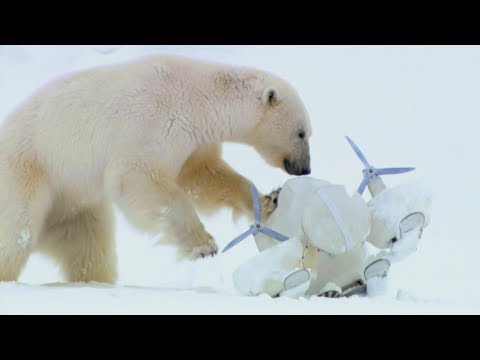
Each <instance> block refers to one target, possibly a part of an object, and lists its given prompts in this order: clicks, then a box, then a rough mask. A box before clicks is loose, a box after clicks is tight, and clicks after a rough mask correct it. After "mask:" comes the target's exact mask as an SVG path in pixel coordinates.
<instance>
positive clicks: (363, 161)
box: [345, 136, 371, 168]
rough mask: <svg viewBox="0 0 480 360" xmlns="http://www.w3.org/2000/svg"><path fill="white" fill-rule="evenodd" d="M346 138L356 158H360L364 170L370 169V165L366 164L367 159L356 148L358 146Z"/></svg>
mask: <svg viewBox="0 0 480 360" xmlns="http://www.w3.org/2000/svg"><path fill="white" fill-rule="evenodd" d="M345 137H346V138H347V141H348V142H349V143H350V146H351V147H352V148H353V151H355V153H356V154H357V156H358V157H359V158H360V160H361V161H362V163H363V165H365V167H366V168H370V167H371V166H370V164H369V163H368V161H367V159H366V158H365V156H364V155H363V153H362V151H361V150H360V149H359V148H358V146H357V145H356V144H355V143H354V142H353V141H352V139H350V138H349V137H348V136H345Z"/></svg>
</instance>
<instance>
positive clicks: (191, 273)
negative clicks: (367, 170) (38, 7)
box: [0, 46, 480, 314]
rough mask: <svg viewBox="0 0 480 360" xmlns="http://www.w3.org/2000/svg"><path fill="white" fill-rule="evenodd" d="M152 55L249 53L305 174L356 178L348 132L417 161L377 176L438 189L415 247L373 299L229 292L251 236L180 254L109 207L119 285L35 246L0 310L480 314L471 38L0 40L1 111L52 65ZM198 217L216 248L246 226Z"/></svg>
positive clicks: (266, 175)
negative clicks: (280, 83)
mask: <svg viewBox="0 0 480 360" xmlns="http://www.w3.org/2000/svg"><path fill="white" fill-rule="evenodd" d="M150 53H177V54H183V55H189V56H194V57H197V58H203V59H212V60H215V61H220V62H226V63H232V64H240V65H250V66H255V67H259V68H263V69H266V70H270V71H272V72H275V73H277V74H278V75H281V76H283V77H284V78H286V79H287V80H289V81H290V82H291V83H292V84H293V85H294V86H295V87H296V88H297V90H298V92H299V93H300V94H301V96H302V98H303V100H304V102H305V104H306V107H307V109H308V111H309V113H310V117H311V120H312V125H313V133H314V134H313V136H312V138H311V153H312V176H314V177H317V178H324V179H327V180H329V181H331V182H335V183H342V184H345V185H346V187H347V189H348V190H349V191H350V192H353V191H354V190H355V189H356V187H357V186H358V184H359V183H360V181H361V176H362V174H361V170H362V166H361V164H360V162H359V161H358V159H357V158H356V156H355V155H354V153H353V152H352V150H351V149H350V147H349V146H348V144H347V143H346V141H345V139H344V135H349V136H351V137H352V138H353V139H354V140H355V142H356V143H357V144H358V145H359V146H360V147H361V148H362V150H363V151H364V152H365V154H366V156H367V157H368V159H369V160H370V161H371V162H372V163H373V164H374V165H377V166H397V165H399V166H416V167H417V170H416V171H415V172H413V173H408V174H404V175H398V176H389V177H385V178H384V181H385V183H386V184H387V186H391V185H396V184H400V183H403V182H406V181H409V180H414V179H422V180H423V181H424V182H425V183H426V184H428V185H429V186H430V187H431V188H432V190H433V191H434V194H435V197H434V201H433V213H432V221H431V224H430V226H429V227H428V228H427V229H426V230H425V232H424V234H423V236H422V240H421V242H420V246H419V248H418V250H417V252H416V253H415V254H413V255H412V256H411V257H410V258H408V259H406V260H405V261H403V262H401V263H395V264H394V265H393V266H392V268H391V270H390V282H389V290H388V292H387V295H386V296H383V297H378V298H350V299H319V298H316V299H311V300H305V299H300V300H292V299H270V298H268V297H267V296H259V297H255V298H247V297H241V296H239V295H237V294H236V293H235V290H234V288H233V284H232V280H231V274H232V272H233V270H234V269H235V268H236V267H237V266H238V265H239V264H241V263H242V262H243V261H245V260H246V259H248V258H249V257H250V256H252V255H254V254H255V253H256V248H255V246H254V242H253V240H251V239H250V240H248V241H244V242H243V243H241V244H240V245H238V246H237V247H235V249H233V250H231V251H230V252H228V253H226V254H223V255H219V256H217V257H216V258H213V259H206V260H203V261H198V262H196V263H188V262H181V263H178V262H176V261H175V256H174V255H175V252H174V250H173V249H172V248H169V247H164V246H155V245H154V244H155V239H151V238H149V237H148V236H146V235H144V234H141V233H139V232H138V231H136V230H135V229H133V228H131V227H130V226H129V225H128V224H127V223H126V221H125V219H124V218H123V216H122V215H121V214H118V222H117V244H118V256H119V264H120V265H119V270H120V281H119V284H118V285H117V286H114V287H112V286H105V285H102V284H61V283H56V282H59V281H60V276H59V273H58V271H57V269H56V268H55V267H54V266H53V265H52V264H51V263H49V262H48V261H47V260H46V259H44V258H42V257H40V256H38V255H34V256H32V258H31V259H30V261H29V263H28V266H27V267H26V269H25V271H24V273H23V274H22V276H21V279H20V283H18V284H16V283H3V284H0V313H16V314H24V313H28V314H30V313H178V314H187V313H195V314H197V313H235V314H244V313H269V314H270V313H279V314H298V313H321V314H334V313H341V314H345V313H348V314H351V313H360V314H367V313H398V314H405V313H428V314H430V313H467V314H470V313H480V290H479V288H478V280H477V279H479V278H480V267H479V266H478V256H479V253H480V242H479V241H478V235H477V234H476V232H477V231H476V228H475V226H476V225H477V221H478V220H477V218H478V214H479V213H480V205H479V204H480V194H479V191H478V189H477V187H478V184H480V170H477V167H476V166H475V165H476V164H478V159H480V142H479V141H478V139H477V138H478V137H479V135H480V124H479V120H480V101H479V98H480V66H479V64H480V47H478V46H0V121H3V119H5V117H6V116H7V114H8V113H9V112H10V111H11V110H12V109H13V107H14V106H15V105H17V104H18V103H19V102H20V101H21V100H22V99H24V98H25V97H26V96H28V95H29V94H30V93H31V92H32V91H33V90H35V89H36V88H37V87H38V86H39V85H41V84H42V83H44V82H45V81H48V80H49V79H51V78H52V77H53V76H55V75H58V74H61V73H64V72H67V71H71V70H76V69H81V68H86V67H89V66H93V65H98V64H106V63H112V62H117V61H123V60H127V59H132V58H135V57H137V56H140V55H144V54H150ZM224 157H225V159H226V160H227V161H228V162H229V163H230V164H231V165H232V166H233V167H234V168H235V169H237V170H238V171H239V172H241V173H242V174H244V175H246V176H248V177H249V178H251V179H252V180H253V181H254V182H255V183H256V184H257V186H258V187H259V189H260V190H261V191H264V192H266V191H269V190H271V189H272V188H273V187H275V186H278V185H281V184H283V183H284V182H285V180H286V179H288V178H289V176H288V175H286V174H285V173H283V172H282V171H281V170H279V169H273V168H271V167H269V166H268V165H266V163H265V162H264V161H263V160H262V159H261V158H260V157H259V155H257V154H256V153H255V152H254V150H252V149H250V148H248V147H246V146H241V145H233V144H227V145H226V146H225V156H224ZM203 220H204V221H205V223H206V225H207V228H208V230H209V231H210V232H211V233H212V234H213V235H214V236H215V237H216V240H217V243H218V244H219V246H220V248H223V246H224V245H226V244H227V243H228V241H229V240H231V239H232V238H233V237H235V236H236V235H237V234H239V233H240V232H241V231H243V230H245V229H246V228H247V223H246V222H245V221H244V220H242V221H240V222H239V223H238V224H234V223H233V222H232V221H231V216H230V213H229V212H227V211H222V212H220V213H218V214H217V215H215V216H214V217H211V218H203ZM41 284H44V285H41Z"/></svg>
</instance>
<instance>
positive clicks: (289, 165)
mask: <svg viewBox="0 0 480 360" xmlns="http://www.w3.org/2000/svg"><path fill="white" fill-rule="evenodd" d="M283 164H284V166H285V170H286V171H287V173H289V174H290V175H297V176H299V175H308V174H310V166H309V165H307V166H305V165H304V167H302V166H301V165H300V164H299V163H298V162H295V161H293V162H292V161H290V160H288V159H285V160H284V161H283Z"/></svg>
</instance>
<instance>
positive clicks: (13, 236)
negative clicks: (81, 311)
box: [0, 55, 311, 283]
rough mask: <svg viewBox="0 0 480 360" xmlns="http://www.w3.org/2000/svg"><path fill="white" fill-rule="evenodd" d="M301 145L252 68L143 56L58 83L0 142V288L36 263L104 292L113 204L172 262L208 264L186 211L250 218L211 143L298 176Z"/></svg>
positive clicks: (289, 101)
mask: <svg viewBox="0 0 480 360" xmlns="http://www.w3.org/2000/svg"><path fill="white" fill-rule="evenodd" d="M310 136H311V125H310V120H309V117H308V114H307V111H306V109H305V106H304V104H303V103H302V101H301V99H300V97H299V95H298V94H297V92H296V91H295V90H294V88H293V87H292V86H291V85H290V84H289V83H288V82H286V81H284V80H282V79H281V78H279V77H277V76H275V75H273V74H270V73H267V72H264V71H260V70H257V69H253V68H245V67H237V66H227V65H223V64H217V63H210V62H204V61H199V60H194V59H188V58H184V57H178V56H159V55H155V56H149V57H145V58H141V59H137V60H134V61H131V62H128V63H122V64H115V65H110V66H102V67H97V68H93V69H89V70H85V71H80V72H76V73H72V74H68V75H66V76H63V77H60V78H58V79H56V80H54V81H53V82H51V83H49V84H47V85H46V86H44V87H43V88H41V89H40V90H38V91H37V92H36V93H34V94H33V95H32V96H31V97H30V98H29V99H28V100H27V101H26V102H24V103H23V104H21V105H20V106H19V107H18V108H17V109H16V110H15V111H14V112H13V113H12V114H11V115H10V116H9V118H7V119H6V121H5V122H4V123H3V124H2V128H1V129H0V281H14V280H16V279H17V278H18V276H19V274H20V273H21V271H22V268H23V266H24V264H25V263H26V261H27V259H28V257H29V255H30V253H31V252H32V251H39V252H41V253H43V254H46V255H47V256H49V257H51V258H52V259H53V260H55V261H56V263H57V264H58V265H59V267H60V270H61V271H62V273H63V275H64V277H65V278H66V280H67V281H99V282H110V283H114V282H115V281H116V278H117V269H116V261H117V260H116V251H115V244H114V239H113V234H114V216H113V208H112V206H113V204H115V205H117V206H118V208H119V209H120V210H121V211H122V212H123V213H124V214H125V216H126V217H127V218H128V219H129V221H130V222H131V223H132V224H133V225H134V226H136V227H137V228H138V229H141V230H143V231H146V232H148V233H151V234H154V235H157V234H164V237H165V238H166V239H168V240H169V241H171V242H172V243H174V244H176V245H177V246H178V249H179V251H178V253H179V254H180V256H181V257H183V258H187V259H197V258H199V257H204V256H208V255H214V254H215V253H216V252H217V246H216V244H215V241H214V239H213V238H212V236H211V235H210V234H209V233H208V232H207V231H206V229H205V227H204V225H203V224H202V222H201V221H200V219H199V217H198V215H197V213H196V209H197V210H199V211H201V210H204V211H212V210H216V209H218V208H220V207H222V206H227V207H230V208H231V209H233V211H234V212H236V213H246V214H250V213H251V203H252V199H251V192H250V186H251V182H250V181H249V180H247V179H246V178H244V177H243V176H241V175H240V174H238V173H236V172H235V171H234V170H233V169H232V168H231V167H230V166H229V165H228V164H226V163H225V162H224V161H223V160H222V157H221V155H222V152H221V143H222V142H225V141H230V142H239V143H245V144H249V145H251V146H253V147H254V148H255V149H256V150H257V151H258V152H259V153H260V154H261V155H262V156H263V158H264V159H265V160H266V161H267V162H268V163H269V164H271V165H272V166H275V167H279V168H282V169H284V170H285V171H286V172H287V173H289V174H292V175H306V174H309V173H310V154H309V143H308V141H309V137H310ZM272 201H273V200H272V198H271V197H269V196H268V195H267V196H264V197H263V209H262V211H264V212H267V213H268V212H269V211H272V209H273V208H274V207H275V205H274V204H272Z"/></svg>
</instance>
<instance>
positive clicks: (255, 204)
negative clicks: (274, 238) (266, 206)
mask: <svg viewBox="0 0 480 360" xmlns="http://www.w3.org/2000/svg"><path fill="white" fill-rule="evenodd" d="M252 199H253V215H254V216H255V222H256V223H257V224H259V223H260V221H261V218H260V202H259V201H258V192H257V188H256V187H255V185H252Z"/></svg>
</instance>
